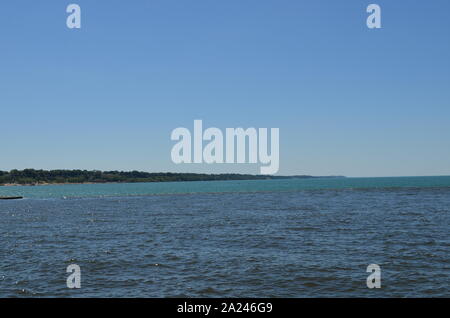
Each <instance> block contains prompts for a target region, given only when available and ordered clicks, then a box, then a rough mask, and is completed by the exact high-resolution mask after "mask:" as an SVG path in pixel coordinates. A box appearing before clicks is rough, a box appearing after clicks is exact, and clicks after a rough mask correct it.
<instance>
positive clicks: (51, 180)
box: [0, 169, 345, 187]
mask: <svg viewBox="0 0 450 318" xmlns="http://www.w3.org/2000/svg"><path fill="white" fill-rule="evenodd" d="M315 178H345V177H343V176H310V175H297V176H271V175H251V174H230V173H223V174H202V173H173V172H141V171H96V170H92V171H88V170H34V169H25V170H11V171H9V172H6V171H0V186H5V187H12V186H45V185H66V184H105V183H150V182H158V183H159V182H189V181H239V180H246V181H249V180H280V179H315Z"/></svg>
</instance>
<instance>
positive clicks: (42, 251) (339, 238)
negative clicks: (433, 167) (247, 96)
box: [0, 177, 450, 298]
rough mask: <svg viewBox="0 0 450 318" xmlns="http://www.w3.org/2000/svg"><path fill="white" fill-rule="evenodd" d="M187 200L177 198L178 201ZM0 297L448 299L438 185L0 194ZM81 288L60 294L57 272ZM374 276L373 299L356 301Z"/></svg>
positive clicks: (446, 218) (443, 207)
mask: <svg viewBox="0 0 450 318" xmlns="http://www.w3.org/2000/svg"><path fill="white" fill-rule="evenodd" d="M183 193H185V194H188V193H189V195H180V194H183ZM0 195H23V196H25V197H26V199H25V200H7V201H0V220H1V222H0V237H1V244H0V298H1V297H448V296H449V289H448V283H449V278H450V266H449V255H450V236H449V235H448V233H449V229H450V177H413V178H347V179H345V178H344V179H298V180H264V181H226V182H219V181H217V182H180V183H138V184H94V185H92V184H85V185H51V186H35V187H26V186H24V187H0ZM71 264H77V265H79V266H80V268H81V275H82V277H81V280H82V288H81V289H79V290H72V289H68V288H67V285H66V279H67V277H68V274H67V272H66V268H67V266H69V265H71ZM369 264H378V265H379V266H380V267H381V270H382V273H381V277H382V288H381V289H378V290H372V289H368V288H367V285H366V279H367V276H368V274H367V272H366V270H367V266H368V265H369Z"/></svg>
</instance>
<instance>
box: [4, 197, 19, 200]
mask: <svg viewBox="0 0 450 318" xmlns="http://www.w3.org/2000/svg"><path fill="white" fill-rule="evenodd" d="M19 199H23V197H0V200H19Z"/></svg>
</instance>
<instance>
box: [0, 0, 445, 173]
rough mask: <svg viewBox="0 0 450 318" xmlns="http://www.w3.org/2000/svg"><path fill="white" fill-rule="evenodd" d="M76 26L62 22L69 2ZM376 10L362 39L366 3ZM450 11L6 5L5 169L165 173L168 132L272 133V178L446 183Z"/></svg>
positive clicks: (2, 15)
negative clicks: (378, 17) (372, 26)
mask: <svg viewBox="0 0 450 318" xmlns="http://www.w3.org/2000/svg"><path fill="white" fill-rule="evenodd" d="M70 3H77V4H79V5H80V6H81V8H82V29H81V30H69V29H68V28H67V27H66V17H67V14H66V12H65V9H66V6H67V5H68V4H70ZM370 3H377V4H379V5H380V6H381V7H382V10H383V11H382V26H383V28H382V29H381V30H369V29H368V28H367V27H366V24H365V21H366V18H367V16H368V14H367V13H366V10H365V9H366V7H367V5H369V4H370ZM449 12H450V1H448V0H433V1H425V0H421V1H418V0H416V1H414V0H413V1H405V0H396V1H392V0H389V1H387V0H383V1H381V0H345V1H344V0H341V1H337V0H328V1H325V0H308V1H302V0H276V1H275V0H220V1H219V0H218V1H210V0H192V1H182V0H176V1H174V0H152V1H147V0H145V1H144V0H142V1H137V0H136V1H123V0H120V1H118V0H108V1H106V0H101V1H92V0H71V1H63V0H54V1H50V0H43V1H31V0H29V1H24V0H14V1H12V0H8V1H7V0H4V1H1V2H0V108H1V113H0V115H1V122H0V169H1V170H9V169H14V168H17V169H22V168H42V169H56V168H58V169H60V168H67V169H74V168H81V169H101V170H109V169H114V170H116V169H118V170H133V169H137V170H144V171H193V172H248V173H258V171H259V166H260V165H213V166H208V165H175V164H173V163H172V162H171V158H170V150H171V148H172V146H173V144H174V142H172V141H171V140H170V133H171V131H172V130H173V129H174V128H176V127H188V128H190V129H191V130H192V125H193V121H194V119H202V120H203V123H204V126H206V127H212V126H215V127H219V128H222V129H225V128H226V127H244V128H246V127H267V128H270V127H278V128H280V143H281V148H280V171H279V174H285V175H286V174H312V175H329V174H339V175H347V176H402V175H406V176H410V175H449V174H450V15H449Z"/></svg>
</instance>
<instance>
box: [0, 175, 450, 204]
mask: <svg viewBox="0 0 450 318" xmlns="http://www.w3.org/2000/svg"><path fill="white" fill-rule="evenodd" d="M407 187H410V188H429V187H450V176H442V177H388V178H318V179H286V180H252V181H202V182H164V183H120V184H118V183H111V184H73V185H47V186H13V187H0V196H23V197H25V198H42V199H47V198H83V197H86V198H87V197H91V198H95V197H115V196H120V197H124V196H145V195H157V194H187V193H225V192H272V191H299V190H320V189H370V188H376V189H383V188H407Z"/></svg>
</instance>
